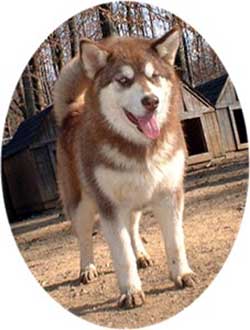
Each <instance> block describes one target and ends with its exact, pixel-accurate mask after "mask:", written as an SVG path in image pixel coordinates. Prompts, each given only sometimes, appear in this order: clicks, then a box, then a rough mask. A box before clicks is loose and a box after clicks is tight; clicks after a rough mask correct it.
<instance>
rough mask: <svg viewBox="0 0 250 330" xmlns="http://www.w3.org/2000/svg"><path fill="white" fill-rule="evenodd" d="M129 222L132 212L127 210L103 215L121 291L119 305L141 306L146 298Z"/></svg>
mask: <svg viewBox="0 0 250 330" xmlns="http://www.w3.org/2000/svg"><path fill="white" fill-rule="evenodd" d="M129 222H130V214H129V212H128V211H125V210H119V211H118V210H117V212H116V216H115V218H113V219H106V218H105V217H102V226H103V232H104V235H105V238H106V240H107V242H108V244H109V246H110V250H111V255H112V259H113V265H114V268H115V271H116V275H117V279H118V284H119V287H120V291H121V297H120V299H119V306H120V307H125V308H133V307H136V306H140V305H142V304H143V302H144V300H145V298H144V293H143V291H142V288H141V281H140V278H139V275H138V271H137V266H136V258H135V254H134V251H133V248H132V244H131V240H130V235H129Z"/></svg>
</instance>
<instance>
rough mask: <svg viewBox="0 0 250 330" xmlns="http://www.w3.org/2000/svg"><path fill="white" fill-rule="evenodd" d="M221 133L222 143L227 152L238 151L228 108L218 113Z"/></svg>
mask: <svg viewBox="0 0 250 330" xmlns="http://www.w3.org/2000/svg"><path fill="white" fill-rule="evenodd" d="M216 116H217V119H218V123H219V127H220V131H221V141H222V145H223V148H224V150H225V152H229V151H235V150H236V141H235V139H234V133H233V127H232V124H231V119H230V114H229V109H228V108H223V109H220V110H218V111H216Z"/></svg>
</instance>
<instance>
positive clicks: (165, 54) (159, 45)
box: [151, 27, 181, 65]
mask: <svg viewBox="0 0 250 330" xmlns="http://www.w3.org/2000/svg"><path fill="white" fill-rule="evenodd" d="M180 40H181V31H180V28H178V27H174V28H173V29H172V30H170V31H169V32H167V33H166V34H164V35H163V36H162V37H161V38H160V39H157V40H155V41H153V43H152V45H151V47H152V48H153V49H154V50H155V51H156V52H157V53H158V54H159V56H160V57H161V58H163V59H164V60H167V61H168V62H169V63H170V64H171V65H173V64H174V61H175V57H176V53H177V50H178V48H179V46H180Z"/></svg>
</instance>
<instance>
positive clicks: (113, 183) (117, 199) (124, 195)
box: [95, 150, 185, 209]
mask: <svg viewBox="0 0 250 330" xmlns="http://www.w3.org/2000/svg"><path fill="white" fill-rule="evenodd" d="M109 155H110V153H109ZM123 158H124V156H123ZM117 160H118V158H117ZM124 160H125V159H123V160H122V163H123V164H124V166H123V168H124V169H125V170H123V171H118V170H113V169H110V168H106V167H105V166H104V165H100V166H98V167H97V168H96V170H95V179H96V181H97V184H98V186H99V187H100V189H101V190H102V192H103V193H104V194H105V195H106V196H107V197H108V198H109V199H110V200H111V201H112V202H113V203H114V204H115V205H124V206H126V207H128V208H131V209H133V208H141V207H142V206H145V205H146V204H147V203H149V202H150V201H151V200H152V199H154V198H155V197H156V195H157V193H159V192H162V191H164V190H165V189H167V190H174V189H176V188H177V187H178V185H179V184H180V182H181V181H182V177H183V171H184V162H185V156H184V152H183V150H178V151H176V152H175V154H174V155H173V157H172V158H171V159H170V160H168V161H167V160H166V158H165V159H162V157H161V155H157V156H156V157H154V158H152V159H150V160H148V161H147V162H146V164H145V166H139V165H138V166H133V165H135V164H134V163H131V161H130V162H129V161H128V163H127V165H128V166H125V165H126V164H125V163H126V162H124Z"/></svg>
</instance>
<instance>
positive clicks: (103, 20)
mask: <svg viewBox="0 0 250 330" xmlns="http://www.w3.org/2000/svg"><path fill="white" fill-rule="evenodd" d="M98 8H99V9H98V11H99V18H100V24H101V30H102V36H103V38H107V37H109V36H111V35H116V34H117V30H116V27H115V25H114V23H113V22H112V21H111V20H110V19H109V17H108V15H107V13H108V12H109V13H110V14H111V8H110V5H109V4H103V5H100V6H99V7H98Z"/></svg>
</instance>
